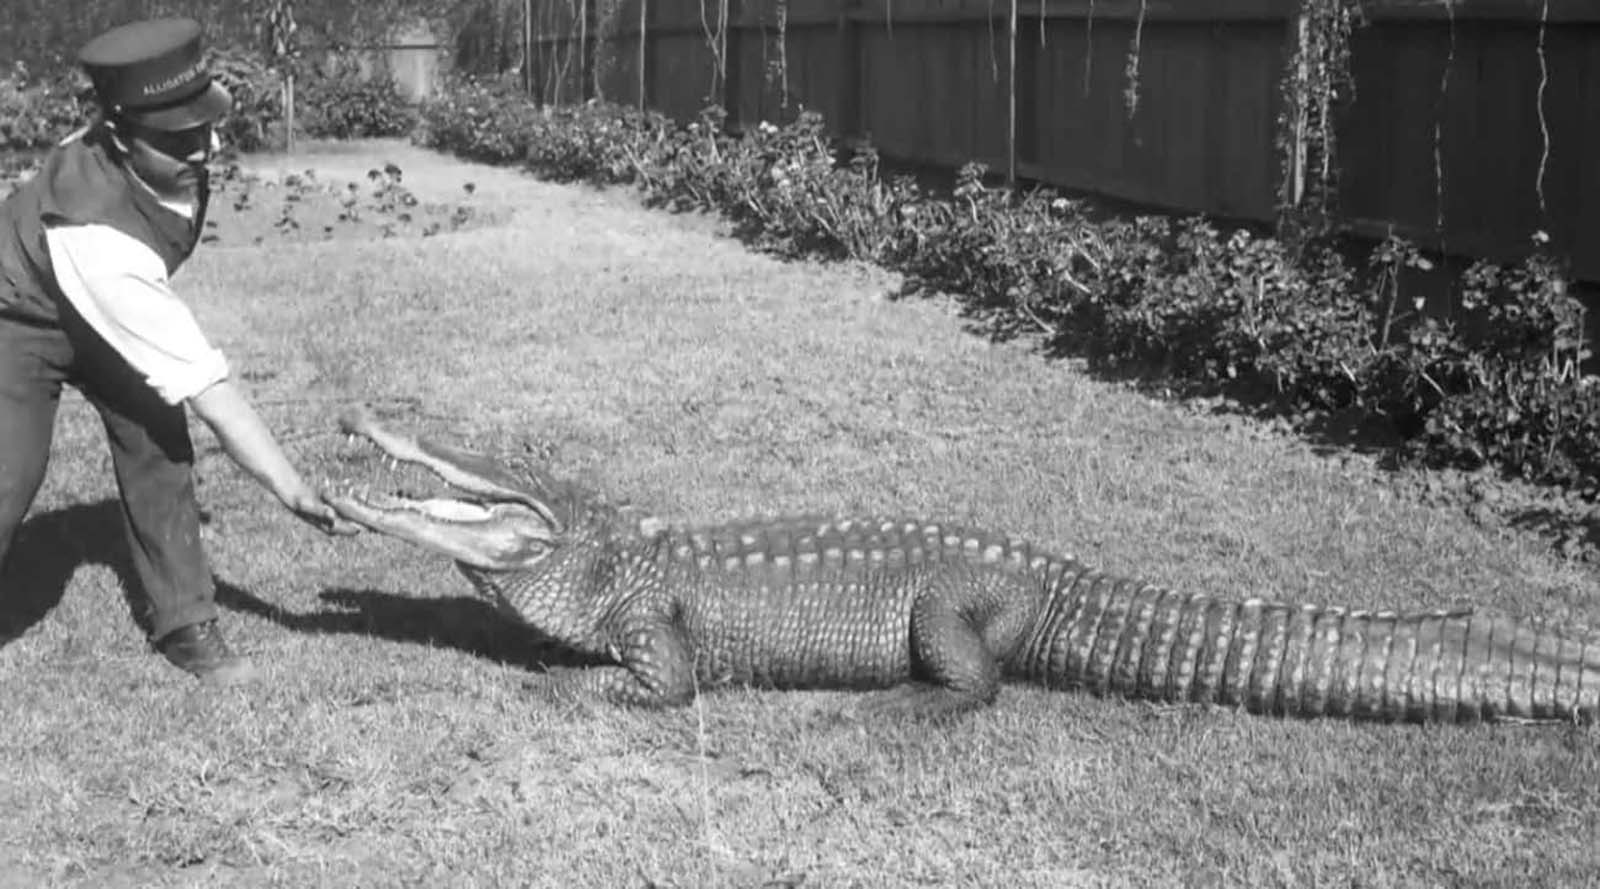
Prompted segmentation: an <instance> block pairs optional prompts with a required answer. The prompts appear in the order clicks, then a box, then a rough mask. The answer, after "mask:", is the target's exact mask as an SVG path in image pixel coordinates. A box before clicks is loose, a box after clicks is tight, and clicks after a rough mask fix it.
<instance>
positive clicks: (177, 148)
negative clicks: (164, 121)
mask: <svg viewBox="0 0 1600 889" xmlns="http://www.w3.org/2000/svg"><path fill="white" fill-rule="evenodd" d="M117 133H118V134H119V135H120V136H121V137H122V142H123V144H124V145H126V146H127V148H128V160H129V162H130V163H131V164H132V165H133V169H134V172H136V173H138V174H139V177H140V178H141V179H144V180H145V181H146V182H148V183H150V186H151V187H152V188H154V189H156V191H158V192H162V193H165V194H174V195H187V194H192V193H193V192H194V191H195V190H196V188H197V187H198V185H199V181H200V175H201V173H202V172H203V171H204V169H205V165H206V162H207V161H209V160H210V159H211V155H212V154H213V153H214V152H216V151H217V149H218V148H220V147H221V146H220V143H219V141H218V139H217V134H216V130H215V129H214V128H213V127H212V126H211V125H210V124H203V125H201V126H198V127H191V128H189V129H187V130H157V129H152V128H150V127H144V126H140V125H139V124H138V123H135V122H133V121H127V120H122V121H118V122H117Z"/></svg>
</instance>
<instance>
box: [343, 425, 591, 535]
mask: <svg viewBox="0 0 1600 889" xmlns="http://www.w3.org/2000/svg"><path fill="white" fill-rule="evenodd" d="M339 428H340V429H342V430H343V431H344V432H345V434H347V435H352V436H359V437H361V438H365V439H367V440H368V441H370V442H372V443H373V444H375V445H377V446H378V448H379V449H380V450H382V451H383V452H384V453H385V454H387V455H389V456H390V457H391V458H393V459H395V460H398V461H400V462H402V463H412V464H415V465H418V466H421V467H423V468H425V469H427V470H428V471H430V472H432V473H433V474H434V475H437V476H438V477H439V478H441V479H443V480H444V481H446V482H447V483H449V484H450V485H451V486H452V487H455V488H458V489H460V490H462V491H465V492H467V493H469V494H475V495H477V496H479V497H483V498H485V499H488V500H494V501H515V502H518V503H521V504H523V505H524V506H526V507H528V508H529V509H531V510H533V511H534V512H536V513H538V514H539V515H541V516H543V517H544V520H545V522H546V523H548V524H549V525H550V526H551V527H552V528H554V527H558V526H559V522H557V521H556V517H555V513H554V512H552V511H551V509H550V507H549V505H548V504H546V503H545V502H544V501H543V500H542V499H540V496H539V492H537V491H534V490H531V489H530V485H529V483H528V482H527V481H526V480H524V479H521V478H518V477H517V476H516V474H514V473H512V472H509V471H507V470H506V468H505V467H503V466H501V465H500V464H499V463H497V462H495V461H494V460H492V459H490V458H489V457H485V456H484V455H482V454H475V453H473V452H471V451H466V450H462V449H460V448H453V447H450V446H449V445H445V444H440V443H439V442H436V441H430V440H428V439H419V438H412V437H411V436H408V435H405V434H403V433H399V432H394V431H392V430H390V429H388V428H386V427H385V426H384V425H383V424H381V423H379V422H378V420H377V418H375V417H373V416H372V414H371V412H370V411H368V410H366V409H365V408H356V409H354V410H351V411H349V412H347V413H346V414H344V415H343V416H341V417H340V418H339Z"/></svg>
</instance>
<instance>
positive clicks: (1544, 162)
mask: <svg viewBox="0 0 1600 889" xmlns="http://www.w3.org/2000/svg"><path fill="white" fill-rule="evenodd" d="M1549 22H1550V0H1544V3H1543V4H1541V5H1540V7H1539V93H1538V96H1539V101H1538V109H1539V138H1540V140H1541V141H1540V151H1539V172H1538V174H1537V175H1536V176H1535V178H1534V180H1533V188H1534V192H1535V193H1536V194H1537V195H1538V196H1539V218H1540V220H1541V221H1542V220H1543V219H1544V218H1545V216H1546V213H1547V208H1546V207H1545V203H1544V174H1545V168H1546V167H1548V166H1549V165H1550V120H1549V118H1547V117H1546V116H1545V108H1544V93H1545V90H1546V89H1547V88H1548V87H1549V86H1550V62H1549V59H1547V58H1546V57H1545V52H1544V35H1545V27H1546V26H1547V25H1548V24H1549Z"/></svg>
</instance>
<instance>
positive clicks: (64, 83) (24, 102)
mask: <svg viewBox="0 0 1600 889" xmlns="http://www.w3.org/2000/svg"><path fill="white" fill-rule="evenodd" d="M79 84H80V79H79V78H78V76H77V75H76V74H75V73H73V72H71V71H68V72H65V73H63V74H60V75H58V76H55V77H39V76H35V75H34V74H33V73H32V72H30V71H29V70H28V69H27V67H26V66H24V65H23V64H22V63H20V62H18V63H16V64H14V65H12V66H11V70H10V71H7V72H5V73H4V74H3V75H0V152H12V151H16V152H28V151H37V150H39V149H44V148H48V147H50V146H51V145H54V144H56V143H57V142H59V141H61V139H62V138H63V137H64V136H66V135H67V134H68V133H70V132H72V131H73V130H74V129H76V128H78V127H79V126H82V125H83V123H84V122H85V121H86V120H87V119H88V115H87V114H86V110H87V109H86V107H85V106H83V105H81V104H80V102H79V98H78V97H79V94H80V93H81V92H83V90H82V89H81V88H80V85H79Z"/></svg>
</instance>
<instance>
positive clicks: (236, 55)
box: [208, 48, 284, 152]
mask: <svg viewBox="0 0 1600 889" xmlns="http://www.w3.org/2000/svg"><path fill="white" fill-rule="evenodd" d="M208 58H209V63H210V66H211V73H212V75H213V76H214V77H216V79H217V81H218V82H219V83H221V84H222V85H223V86H225V87H227V88H228V92H230V93H232V94H233V111H232V112H231V113H229V115H228V116H227V118H225V119H224V120H223V121H222V123H221V125H220V126H219V127H218V128H217V131H218V135H219V136H221V137H222V143H223V145H224V146H226V147H227V148H229V149H231V150H235V151H244V152H250V151H260V150H262V149H263V148H268V147H271V146H273V145H277V144H282V141H283V127H284V114H283V92H282V81H281V79H280V78H279V76H278V74H277V72H275V71H273V70H272V69H271V68H269V67H267V65H266V63H265V62H263V61H262V60H261V57H260V56H259V55H258V54H256V53H253V52H249V51H247V50H242V49H229V48H222V49H214V50H211V51H210V53H209V57H208Z"/></svg>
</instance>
